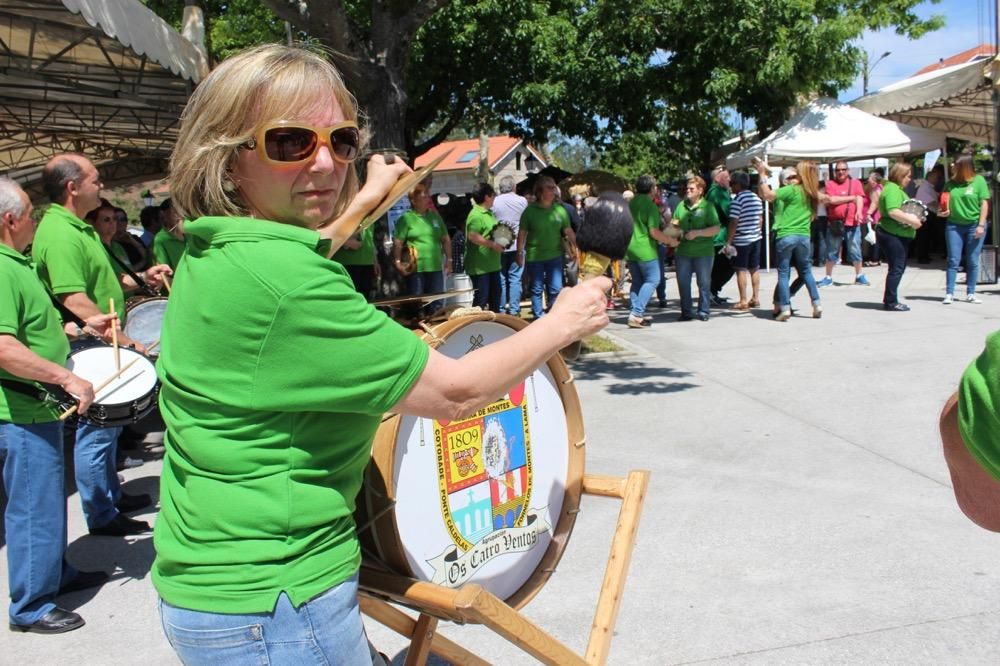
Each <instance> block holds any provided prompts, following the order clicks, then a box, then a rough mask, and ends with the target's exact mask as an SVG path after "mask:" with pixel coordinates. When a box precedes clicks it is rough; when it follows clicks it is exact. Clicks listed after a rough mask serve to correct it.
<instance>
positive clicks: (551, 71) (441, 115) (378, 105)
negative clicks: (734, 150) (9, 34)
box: [147, 0, 942, 166]
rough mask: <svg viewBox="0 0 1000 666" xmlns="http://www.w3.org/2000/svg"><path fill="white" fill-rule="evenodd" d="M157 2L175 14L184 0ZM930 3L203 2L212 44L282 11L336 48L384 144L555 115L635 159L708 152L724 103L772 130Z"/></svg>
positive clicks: (268, 32) (247, 38)
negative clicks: (728, 7) (658, 150)
mask: <svg viewBox="0 0 1000 666" xmlns="http://www.w3.org/2000/svg"><path fill="white" fill-rule="evenodd" d="M931 1H932V2H937V0H931ZM147 2H148V4H149V6H150V7H152V8H153V9H154V10H156V11H158V12H160V13H161V14H162V15H164V16H166V17H167V18H168V19H172V20H174V21H176V20H177V18H178V17H179V12H180V6H181V5H182V4H183V3H182V0H147ZM920 3H921V0H773V1H772V2H770V3H757V4H747V5H743V6H740V7H739V8H738V9H735V10H732V11H723V10H721V9H720V8H719V6H718V5H716V4H712V3H690V2H688V1H686V0H264V2H263V3H254V2H250V0H229V1H223V0H203V1H202V2H201V4H202V6H203V7H204V9H205V10H206V14H207V17H208V22H209V30H208V35H209V41H210V44H209V48H210V53H211V54H212V56H213V57H215V58H219V57H221V56H223V55H225V53H226V52H227V50H230V49H235V48H239V47H240V46H242V45H244V44H246V45H249V44H252V43H259V42H260V41H282V40H284V39H285V37H284V29H283V23H282V22H283V21H288V22H289V23H290V24H291V25H293V26H294V28H295V31H296V32H295V34H296V36H297V38H302V37H308V39H310V40H311V41H312V42H313V43H315V44H317V45H320V46H322V47H325V48H326V49H328V50H329V52H330V54H331V58H332V59H333V61H334V62H335V63H336V64H337V66H338V67H339V68H340V69H341V70H342V71H343V73H344V77H345V80H346V82H347V85H348V87H349V88H350V89H351V90H352V91H353V92H354V94H355V95H356V96H357V98H358V101H359V103H360V105H361V107H362V108H363V109H364V110H365V112H366V113H367V116H368V119H369V123H370V127H371V129H372V134H373V141H372V144H373V146H375V147H378V148H401V149H403V150H405V151H406V152H407V153H408V154H410V155H417V154H420V153H421V152H423V151H424V150H426V149H428V148H430V147H432V146H433V145H436V144H437V143H439V142H440V141H442V140H444V139H445V138H447V137H448V136H449V135H450V134H451V133H452V132H453V131H454V130H455V129H456V128H458V127H459V126H465V127H466V128H467V129H468V130H471V131H473V132H478V131H479V130H481V129H484V128H487V127H497V128H499V129H501V130H504V131H510V132H512V133H514V134H517V135H520V136H524V137H525V138H527V139H529V140H535V141H543V140H544V138H545V137H546V136H547V135H548V133H549V132H550V131H552V130H555V131H558V132H560V133H562V134H563V135H566V136H570V137H579V138H580V139H582V140H583V141H585V142H588V143H589V144H591V145H593V146H595V148H598V149H600V148H605V147H611V151H610V152H609V158H610V159H611V162H612V163H615V164H622V165H624V164H625V163H626V162H628V161H629V160H634V159H638V154H637V153H635V152H634V150H633V149H632V148H631V147H630V146H634V147H635V150H638V149H639V147H640V146H642V145H643V144H644V143H646V144H649V143H650V142H652V141H654V140H655V143H657V144H659V145H660V146H661V147H662V148H663V152H664V155H665V157H664V158H659V159H673V158H670V157H669V156H671V155H676V156H678V157H677V158H676V159H686V160H704V159H705V158H706V157H707V151H708V149H709V148H710V147H711V145H713V142H717V140H718V138H719V137H720V136H721V134H720V133H721V129H720V120H719V115H720V110H721V109H725V108H731V109H735V111H736V112H738V113H740V114H741V115H743V116H744V117H748V118H751V117H752V118H755V119H756V121H757V125H758V127H759V128H760V129H761V130H764V131H766V130H768V129H769V128H773V127H775V126H777V125H779V124H780V123H781V122H783V121H784V119H785V118H787V116H788V114H789V112H790V110H791V109H792V108H793V107H794V106H795V105H796V104H797V103H798V102H799V100H800V99H802V98H803V97H804V96H808V95H811V94H816V93H819V94H835V93H836V91H837V90H842V89H844V88H846V87H847V86H848V85H849V84H850V82H851V81H852V80H853V78H854V77H855V75H856V74H857V72H858V70H859V67H860V63H861V57H860V56H861V50H860V48H859V46H858V45H857V39H858V38H859V37H860V36H861V34H862V32H863V31H864V30H865V29H872V30H877V29H882V28H887V27H893V26H894V27H895V28H896V30H897V32H899V33H901V34H905V35H908V36H911V37H916V36H919V35H921V34H923V33H924V32H926V31H928V30H932V29H935V28H936V27H938V26H940V25H941V24H942V21H941V19H940V18H937V17H935V18H932V19H930V20H922V19H920V18H919V17H918V16H917V15H916V14H915V13H914V12H913V9H914V7H915V6H917V5H918V4H920ZM261 5H265V6H266V8H265V7H262V6H261ZM632 132H638V133H640V134H638V135H634V136H633V135H630V134H628V133H632ZM643 133H644V134H645V138H643ZM650 133H652V134H650ZM653 134H655V135H656V136H655V137H654V136H653ZM626 136H627V137H628V138H627V139H623V138H622V137H626ZM666 164H667V163H663V164H662V166H666ZM651 166H653V163H651Z"/></svg>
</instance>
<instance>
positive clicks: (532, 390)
mask: <svg viewBox="0 0 1000 666" xmlns="http://www.w3.org/2000/svg"><path fill="white" fill-rule="evenodd" d="M531 402H533V403H535V413H536V414H537V413H538V396H537V395H535V373H531Z"/></svg>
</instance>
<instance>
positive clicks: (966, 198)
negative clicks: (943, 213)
mask: <svg viewBox="0 0 1000 666" xmlns="http://www.w3.org/2000/svg"><path fill="white" fill-rule="evenodd" d="M944 191H945V192H948V193H949V199H948V211H949V213H950V215H949V216H948V221H949V222H951V223H952V224H965V225H968V224H978V223H979V210H980V208H981V207H982V204H983V202H984V201H988V200H989V198H990V188H989V186H987V185H986V179H985V178H983V177H982V176H980V175H979V174H976V175H975V176H973V177H972V180H971V181H969V182H968V183H959V182H957V181H954V180H949V181H948V182H947V183H946V184H945V186H944Z"/></svg>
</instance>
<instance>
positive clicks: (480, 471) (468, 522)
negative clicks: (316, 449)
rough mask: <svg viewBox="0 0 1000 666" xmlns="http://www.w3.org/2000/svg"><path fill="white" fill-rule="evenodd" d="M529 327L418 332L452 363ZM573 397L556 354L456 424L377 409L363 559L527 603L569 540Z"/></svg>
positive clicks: (471, 322)
mask: <svg viewBox="0 0 1000 666" xmlns="http://www.w3.org/2000/svg"><path fill="white" fill-rule="evenodd" d="M525 326H527V324H526V323H525V322H524V321H523V320H521V319H518V318H516V317H510V316H507V315H495V314H492V313H483V314H477V315H472V316H468V317H461V318H459V319H453V320H449V321H446V322H444V323H442V324H440V325H438V326H436V327H434V328H433V329H430V330H429V331H428V332H424V333H421V334H422V335H423V336H424V338H425V340H426V341H427V343H428V344H429V345H431V346H432V347H436V348H437V349H438V351H440V352H442V353H444V354H446V355H447V356H451V357H453V358H458V357H461V356H463V355H465V354H467V353H469V352H471V351H473V350H475V349H478V348H479V347H482V346H484V345H488V344H490V343H493V342H496V341H498V340H502V339H504V338H507V337H509V336H511V335H513V334H514V333H515V332H516V331H517V330H519V329H521V328H524V327H525ZM583 445H584V429H583V419H582V416H581V413H580V401H579V398H578V397H577V394H576V389H575V388H574V386H573V384H572V379H571V378H570V375H569V371H568V370H567V369H566V364H565V363H564V362H563V360H562V359H561V358H560V357H559V355H558V354H555V355H554V356H553V357H552V358H550V359H549V360H548V362H547V363H545V364H544V365H542V366H541V367H539V368H537V369H536V370H535V371H534V372H533V373H532V374H531V375H530V376H529V377H528V378H527V379H526V380H525V381H524V382H522V383H520V384H518V385H517V386H515V387H513V388H512V389H510V391H508V392H507V394H505V395H504V396H503V397H502V398H501V399H500V400H497V401H496V402H494V403H492V404H490V405H488V406H487V407H485V408H483V409H481V410H479V411H478V412H476V413H475V414H472V415H471V416H469V417H467V418H464V419H461V420H458V421H438V420H435V419H425V418H416V417H412V416H402V417H401V416H399V415H394V414H389V415H386V417H385V419H384V420H383V422H382V425H381V426H380V427H379V429H378V432H377V434H376V437H375V442H374V446H373V449H372V460H371V464H370V465H369V467H368V470H367V472H366V479H365V485H364V488H363V490H362V492H361V494H360V496H359V497H358V502H357V504H358V509H357V514H356V519H357V522H358V533H359V536H360V539H361V546H362V558H363V562H364V564H365V565H366V566H369V567H372V568H376V569H380V570H388V571H393V572H395V573H399V574H402V575H405V576H409V577H413V578H416V579H418V580H424V581H429V582H433V583H437V584H440V585H445V586H448V587H459V586H461V585H463V584H466V583H477V584H479V585H482V586H483V587H485V588H486V589H487V590H489V591H490V592H491V593H493V594H494V595H496V596H497V597H499V598H500V599H503V600H505V601H506V602H507V604H508V605H510V606H512V607H514V608H520V607H521V606H523V605H524V604H526V603H527V602H528V601H530V600H531V598H532V597H534V596H535V594H537V593H538V591H539V590H540V589H541V588H542V586H543V585H544V584H545V582H546V580H548V578H549V576H550V575H551V574H552V572H553V571H554V570H555V566H556V564H557V563H558V562H559V559H560V557H561V556H562V553H563V549H564V548H565V547H566V544H567V542H568V541H569V536H570V533H571V531H572V529H573V524H574V522H575V521H576V514H577V511H578V509H579V505H580V494H581V487H582V480H583V470H584V451H583Z"/></svg>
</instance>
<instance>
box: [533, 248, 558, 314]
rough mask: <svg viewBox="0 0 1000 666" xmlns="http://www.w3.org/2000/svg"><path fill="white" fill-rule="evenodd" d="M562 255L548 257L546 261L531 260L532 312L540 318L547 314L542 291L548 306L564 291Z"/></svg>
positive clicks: (549, 307) (550, 306)
mask: <svg viewBox="0 0 1000 666" xmlns="http://www.w3.org/2000/svg"><path fill="white" fill-rule="evenodd" d="M562 271H563V267H562V257H555V258H553V259H546V260H545V261H529V262H528V275H529V276H530V279H531V313H532V314H533V315H535V319H538V318H539V317H541V316H542V315H543V314H545V309H546V308H543V307H542V292H545V294H546V295H547V297H548V298H547V300H548V308H547V309H551V308H552V304H553V303H555V302H556V296H558V295H559V292H560V291H562V279H563V273H562Z"/></svg>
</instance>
